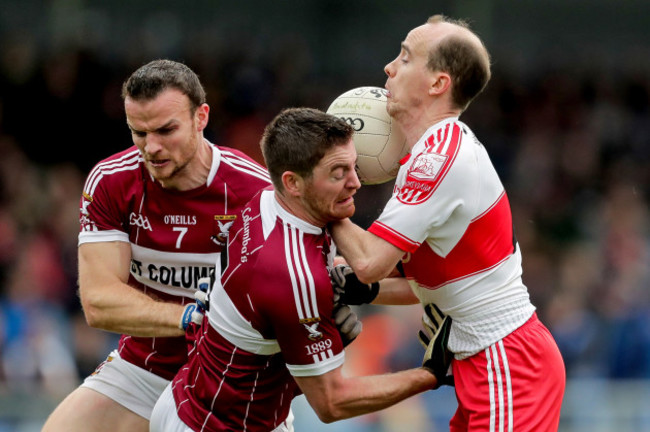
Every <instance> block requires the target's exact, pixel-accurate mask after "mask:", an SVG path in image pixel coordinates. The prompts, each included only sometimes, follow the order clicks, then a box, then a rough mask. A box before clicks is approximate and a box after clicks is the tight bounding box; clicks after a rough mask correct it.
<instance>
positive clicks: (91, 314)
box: [82, 304, 104, 329]
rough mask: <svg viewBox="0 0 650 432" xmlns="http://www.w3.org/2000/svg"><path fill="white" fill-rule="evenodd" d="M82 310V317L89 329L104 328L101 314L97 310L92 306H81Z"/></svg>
mask: <svg viewBox="0 0 650 432" xmlns="http://www.w3.org/2000/svg"><path fill="white" fill-rule="evenodd" d="M82 309H83V312H84V317H85V318H86V324H88V326H89V327H92V328H98V329H101V328H103V327H104V322H103V319H102V314H101V313H100V312H99V309H98V308H96V307H94V306H92V304H82Z"/></svg>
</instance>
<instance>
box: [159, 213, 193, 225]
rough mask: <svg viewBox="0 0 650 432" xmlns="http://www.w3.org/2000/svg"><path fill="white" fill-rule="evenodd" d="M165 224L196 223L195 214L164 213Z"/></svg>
mask: <svg viewBox="0 0 650 432" xmlns="http://www.w3.org/2000/svg"><path fill="white" fill-rule="evenodd" d="M163 220H164V221H165V223H166V224H167V225H196V216H195V215H165V218H164V219H163Z"/></svg>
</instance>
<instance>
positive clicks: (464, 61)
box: [423, 15, 490, 110]
mask: <svg viewBox="0 0 650 432" xmlns="http://www.w3.org/2000/svg"><path fill="white" fill-rule="evenodd" d="M423 27H428V28H427V31H426V33H427V34H428V35H429V37H430V38H431V40H430V44H429V52H428V60H427V68H428V69H429V70H431V71H441V72H446V73H448V74H449V75H450V76H451V79H452V101H453V103H454V104H455V105H456V106H457V107H458V108H460V109H461V110H464V109H465V108H467V106H468V105H469V104H470V102H471V101H472V100H473V99H474V98H475V97H476V96H477V95H478V94H479V93H480V92H481V91H483V89H484V88H485V86H486V85H487V83H488V81H489V80H490V55H489V53H488V51H487V49H486V48H485V45H483V42H482V41H481V39H479V37H478V36H477V35H476V34H475V33H474V32H472V31H471V30H470V29H469V26H468V24H467V23H466V22H464V21H461V20H452V19H449V18H447V17H445V16H444V15H434V16H432V17H430V18H429V19H428V20H427V22H426V24H424V26H423Z"/></svg>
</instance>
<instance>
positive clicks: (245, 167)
mask: <svg viewBox="0 0 650 432" xmlns="http://www.w3.org/2000/svg"><path fill="white" fill-rule="evenodd" d="M221 154H222V156H225V157H223V158H222V159H221V160H222V161H223V162H225V163H227V164H228V165H230V166H231V167H233V168H235V169H237V170H239V171H242V172H245V173H248V174H250V175H252V176H254V177H257V178H259V179H262V180H266V181H268V182H269V183H270V182H271V178H270V177H269V174H268V173H267V172H266V171H265V170H264V168H262V167H260V166H259V165H257V164H254V163H252V162H251V161H249V160H247V159H244V158H242V157H240V156H237V155H236V154H234V153H231V152H229V151H224V150H222V151H221Z"/></svg>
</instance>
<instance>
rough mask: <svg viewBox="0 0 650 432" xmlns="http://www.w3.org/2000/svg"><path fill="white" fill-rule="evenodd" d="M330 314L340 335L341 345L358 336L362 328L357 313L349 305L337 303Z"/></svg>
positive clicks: (349, 342) (350, 341) (346, 344)
mask: <svg viewBox="0 0 650 432" xmlns="http://www.w3.org/2000/svg"><path fill="white" fill-rule="evenodd" d="M332 316H333V317H334V324H336V328H337V329H338V331H339V334H340V335H341V340H342V341H343V346H344V347H346V346H348V345H350V344H351V343H352V341H353V340H355V339H356V338H357V336H359V333H361V329H362V328H363V325H362V324H361V321H359V318H358V317H357V314H355V313H354V312H353V311H352V309H350V306H348V305H344V304H339V305H336V306H334V311H333V312H332Z"/></svg>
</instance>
